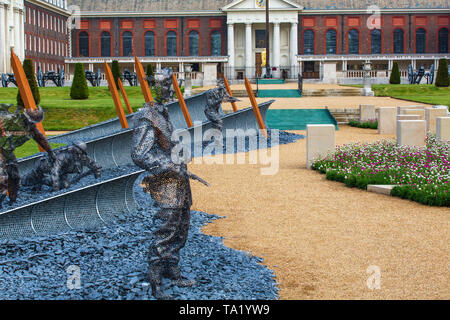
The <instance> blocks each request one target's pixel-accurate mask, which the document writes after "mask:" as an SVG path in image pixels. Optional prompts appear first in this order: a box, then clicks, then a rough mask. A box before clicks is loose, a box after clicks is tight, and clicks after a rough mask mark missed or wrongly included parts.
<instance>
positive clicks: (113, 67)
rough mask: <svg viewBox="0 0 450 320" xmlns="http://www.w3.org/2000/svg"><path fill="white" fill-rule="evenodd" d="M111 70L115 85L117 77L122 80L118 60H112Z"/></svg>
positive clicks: (117, 83)
mask: <svg viewBox="0 0 450 320" xmlns="http://www.w3.org/2000/svg"><path fill="white" fill-rule="evenodd" d="M111 72H112V75H113V78H114V81H115V82H116V86H119V81H118V80H119V79H121V80H122V75H121V74H120V66H119V61H117V60H113V62H112V65H111Z"/></svg>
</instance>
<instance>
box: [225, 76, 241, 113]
mask: <svg viewBox="0 0 450 320" xmlns="http://www.w3.org/2000/svg"><path fill="white" fill-rule="evenodd" d="M223 83H224V84H225V88H226V89H227V92H228V94H229V95H230V96H231V97H232V96H233V93H232V92H231V88H230V84H229V83H228V80H227V78H226V77H225V76H223ZM231 106H232V107H233V111H234V112H236V111H238V108H237V106H236V102H232V103H231Z"/></svg>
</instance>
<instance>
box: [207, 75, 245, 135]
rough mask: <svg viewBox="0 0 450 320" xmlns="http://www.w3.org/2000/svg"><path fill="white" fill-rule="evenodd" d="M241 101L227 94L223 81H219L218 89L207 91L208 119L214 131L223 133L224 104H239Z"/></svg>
mask: <svg viewBox="0 0 450 320" xmlns="http://www.w3.org/2000/svg"><path fill="white" fill-rule="evenodd" d="M237 101H239V99H236V98H233V97H232V96H230V95H229V94H228V92H227V89H226V88H225V84H224V82H223V79H220V80H218V82H217V88H214V89H210V90H208V91H206V107H205V115H206V118H207V119H208V120H209V121H211V122H212V127H213V129H217V130H219V131H220V132H222V127H223V121H222V118H221V114H220V106H221V104H222V102H237Z"/></svg>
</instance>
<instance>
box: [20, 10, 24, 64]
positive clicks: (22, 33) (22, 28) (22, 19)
mask: <svg viewBox="0 0 450 320" xmlns="http://www.w3.org/2000/svg"><path fill="white" fill-rule="evenodd" d="M24 12H25V8H23V9H22V10H20V12H19V23H20V28H19V31H20V34H19V39H20V41H19V46H20V56H19V57H20V59H21V60H24V59H25V30H24V29H25V16H24Z"/></svg>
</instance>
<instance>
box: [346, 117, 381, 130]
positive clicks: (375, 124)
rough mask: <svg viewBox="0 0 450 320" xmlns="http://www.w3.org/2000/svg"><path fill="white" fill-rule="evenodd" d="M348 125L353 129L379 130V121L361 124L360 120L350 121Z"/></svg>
mask: <svg viewBox="0 0 450 320" xmlns="http://www.w3.org/2000/svg"><path fill="white" fill-rule="evenodd" d="M348 125H349V126H351V127H357V128H363V129H378V120H377V119H371V120H368V121H364V122H360V121H359V120H350V121H349V122H348Z"/></svg>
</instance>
